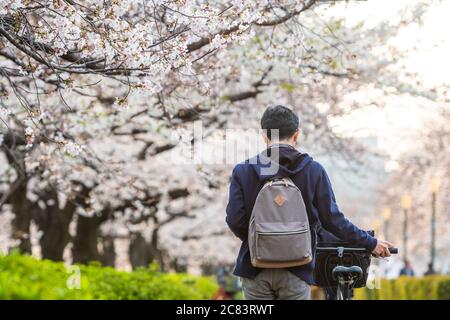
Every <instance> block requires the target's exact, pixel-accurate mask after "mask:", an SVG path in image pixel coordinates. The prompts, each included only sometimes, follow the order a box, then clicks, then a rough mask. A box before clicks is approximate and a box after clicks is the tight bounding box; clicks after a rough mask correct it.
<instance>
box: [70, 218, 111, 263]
mask: <svg viewBox="0 0 450 320" xmlns="http://www.w3.org/2000/svg"><path fill="white" fill-rule="evenodd" d="M102 222H103V220H102V219H101V218H99V217H85V216H81V215H78V220H77V228H76V235H75V238H74V239H73V248H72V258H73V263H88V262H90V261H99V259H100V256H99V253H98V248H97V240H98V229H99V227H100V224H101V223H102Z"/></svg>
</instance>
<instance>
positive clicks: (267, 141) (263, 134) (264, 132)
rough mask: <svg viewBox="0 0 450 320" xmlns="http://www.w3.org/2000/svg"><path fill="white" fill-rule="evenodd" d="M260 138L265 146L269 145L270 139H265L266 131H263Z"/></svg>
mask: <svg viewBox="0 0 450 320" xmlns="http://www.w3.org/2000/svg"><path fill="white" fill-rule="evenodd" d="M262 136H263V139H264V142H265V143H266V144H267V145H269V144H270V139H269V138H268V137H267V131H266V130H263V133H262Z"/></svg>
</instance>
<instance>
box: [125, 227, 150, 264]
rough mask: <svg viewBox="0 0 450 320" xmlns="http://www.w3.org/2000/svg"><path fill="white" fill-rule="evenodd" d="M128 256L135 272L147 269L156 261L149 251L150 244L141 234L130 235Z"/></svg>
mask: <svg viewBox="0 0 450 320" xmlns="http://www.w3.org/2000/svg"><path fill="white" fill-rule="evenodd" d="M128 254H129V256H130V263H131V266H132V267H133V270H135V269H136V268H139V267H147V266H148V265H149V264H150V263H151V262H152V261H153V259H154V257H153V255H152V252H151V251H150V250H149V244H148V242H147V241H146V240H145V238H144V237H143V236H142V234H141V233H139V232H138V233H132V234H131V235H130V246H129V248H128Z"/></svg>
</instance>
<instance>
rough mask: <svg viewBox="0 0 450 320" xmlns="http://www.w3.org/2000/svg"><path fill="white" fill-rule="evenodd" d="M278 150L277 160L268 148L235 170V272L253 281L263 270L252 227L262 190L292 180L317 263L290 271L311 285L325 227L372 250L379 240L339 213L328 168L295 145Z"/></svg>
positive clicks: (231, 216) (230, 220)
mask: <svg viewBox="0 0 450 320" xmlns="http://www.w3.org/2000/svg"><path fill="white" fill-rule="evenodd" d="M275 147H276V148H278V150H279V152H278V154H279V156H278V157H277V158H274V157H275V156H274V153H272V155H271V154H270V151H269V150H270V149H268V150H266V151H264V152H263V156H261V155H257V156H256V157H254V158H251V159H248V160H246V161H244V162H242V163H239V164H237V165H236V166H235V167H234V169H233V174H232V177H231V184H230V194H229V202H228V205H227V208H226V214H227V216H226V222H227V224H228V226H229V227H230V229H231V231H232V232H233V233H234V234H235V235H236V236H237V237H238V238H239V239H241V240H242V245H241V248H240V251H239V255H238V257H237V261H236V267H235V269H234V272H233V273H234V274H235V275H237V276H240V277H245V278H251V279H253V278H254V277H256V275H257V274H258V273H259V272H260V271H261V270H263V269H260V268H255V267H253V266H252V265H251V262H250V251H249V248H248V239H247V238H248V225H249V220H250V215H251V212H252V209H253V206H254V204H255V201H256V197H257V195H258V193H259V191H260V190H261V188H262V186H263V185H264V182H265V181H267V180H268V179H270V178H273V177H275V176H278V177H287V176H288V177H290V178H291V179H292V181H293V182H294V183H295V185H296V186H297V187H298V188H299V189H300V191H301V193H302V196H303V200H304V202H305V206H306V210H307V213H308V219H309V223H310V225H311V236H312V237H311V240H312V252H313V253H314V254H313V260H312V261H311V263H309V264H307V265H304V266H300V267H293V268H288V270H289V271H291V272H292V273H294V274H295V275H296V276H298V277H299V278H301V279H302V280H304V281H306V282H307V283H309V284H312V283H313V270H314V265H315V252H316V244H317V239H318V234H317V232H318V230H320V229H322V228H323V229H325V230H326V231H328V232H331V233H332V234H333V235H335V236H336V237H338V238H340V239H342V240H344V241H347V242H352V243H358V244H360V245H361V246H363V247H366V248H368V249H369V250H371V251H372V250H373V249H374V248H375V246H376V243H377V240H376V239H375V238H373V237H372V236H371V235H369V234H368V233H367V232H366V231H363V230H361V229H359V228H358V227H356V226H355V225H354V224H353V223H351V222H350V221H349V220H348V219H346V218H345V217H344V215H343V214H342V213H341V212H340V211H339V208H338V206H337V205H336V200H335V197H334V193H333V190H332V187H331V183H330V180H329V178H328V176H327V173H326V172H325V169H324V168H323V167H322V166H321V165H320V164H319V163H318V162H316V161H314V160H313V159H312V158H311V157H310V156H309V155H307V154H302V153H300V152H298V151H297V150H296V149H295V148H293V147H291V146H288V145H284V144H281V145H277V146H275ZM272 150H273V149H272ZM266 156H268V157H266ZM269 166H275V168H276V170H275V171H274V172H268V168H269ZM272 168H274V167H272Z"/></svg>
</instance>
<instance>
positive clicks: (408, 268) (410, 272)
mask: <svg viewBox="0 0 450 320" xmlns="http://www.w3.org/2000/svg"><path fill="white" fill-rule="evenodd" d="M403 263H404V266H403V268H402V269H401V270H400V275H401V276H407V277H414V269H413V268H412V265H411V262H409V260H405V261H404V262H403Z"/></svg>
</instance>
